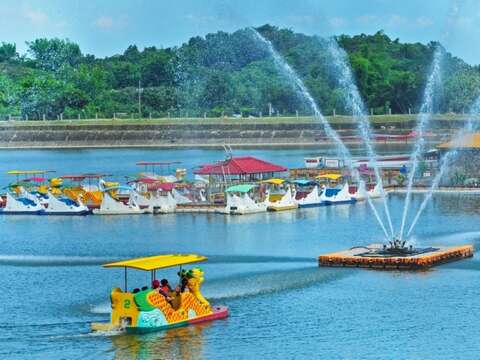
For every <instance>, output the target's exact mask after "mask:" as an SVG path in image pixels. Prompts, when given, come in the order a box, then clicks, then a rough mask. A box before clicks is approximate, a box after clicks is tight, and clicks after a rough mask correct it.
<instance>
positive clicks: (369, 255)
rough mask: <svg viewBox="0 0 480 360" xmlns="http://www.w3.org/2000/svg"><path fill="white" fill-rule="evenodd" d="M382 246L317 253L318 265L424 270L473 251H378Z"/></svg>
mask: <svg viewBox="0 0 480 360" xmlns="http://www.w3.org/2000/svg"><path fill="white" fill-rule="evenodd" d="M381 249H382V245H381V244H371V245H368V246H358V247H353V248H351V249H348V250H344V251H340V252H336V253H330V254H324V255H320V256H319V257H318V265H319V266H329V267H354V268H367V269H374V270H426V269H429V268H431V267H432V266H436V265H439V264H443V263H447V262H451V261H458V260H462V259H465V258H470V257H472V256H473V252H474V249H473V246H472V245H462V246H451V247H444V246H438V247H431V248H425V249H420V250H421V251H419V253H417V254H414V255H406V256H388V255H383V254H379V253H378V251H379V250H381Z"/></svg>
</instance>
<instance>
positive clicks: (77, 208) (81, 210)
mask: <svg viewBox="0 0 480 360" xmlns="http://www.w3.org/2000/svg"><path fill="white" fill-rule="evenodd" d="M47 195H48V196H47V207H46V209H45V215H87V214H89V213H90V209H89V208H88V207H87V206H85V205H84V204H83V203H82V201H81V200H80V199H78V200H77V201H73V200H71V199H69V198H64V197H62V198H57V197H55V196H54V195H53V194H52V193H50V192H48V194H47Z"/></svg>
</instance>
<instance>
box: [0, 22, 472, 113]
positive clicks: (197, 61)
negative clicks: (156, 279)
mask: <svg viewBox="0 0 480 360" xmlns="http://www.w3.org/2000/svg"><path fill="white" fill-rule="evenodd" d="M257 30H258V31H259V32H260V33H261V34H262V35H263V36H265V37H266V38H267V39H269V40H270V41H272V43H273V45H274V46H275V48H276V49H277V50H278V51H279V52H280V53H281V54H282V56H284V57H285V59H286V61H287V62H288V63H289V64H290V65H292V67H293V68H294V69H295V71H296V72H297V73H298V74H299V76H300V77H301V78H302V80H303V81H304V82H305V84H306V86H307V87H308V88H309V90H310V92H311V93H312V95H313V97H314V98H315V100H316V101H317V103H318V104H319V106H320V108H321V109H322V111H323V112H324V113H325V114H331V113H332V111H333V109H336V111H337V113H339V114H340V113H342V112H343V113H345V110H344V99H343V95H342V91H341V89H338V84H337V81H336V76H335V72H334V71H332V66H331V59H330V58H329V56H330V55H329V52H328V51H327V49H326V47H325V46H324V44H323V42H322V39H319V38H317V37H315V36H307V35H304V34H300V33H295V32H293V31H292V30H289V29H279V28H277V27H274V26H270V25H264V26H262V27H260V28H258V29H257ZM336 40H337V42H338V44H339V45H340V46H341V47H342V48H343V49H344V50H345V51H346V53H347V56H348V61H349V63H350V66H351V68H352V71H353V74H354V77H355V79H356V82H357V85H358V88H359V90H360V93H361V95H362V97H363V99H364V101H365V104H366V107H367V108H369V109H373V111H374V112H375V113H377V114H381V113H386V112H387V109H389V108H390V109H391V110H392V112H393V113H406V112H408V111H409V109H410V110H411V111H412V112H415V111H417V110H418V108H419V106H420V100H421V94H422V91H423V88H424V85H425V81H426V76H427V73H428V70H429V67H430V64H431V60H432V56H433V52H434V50H435V48H436V47H437V46H440V44H437V43H435V42H431V43H429V44H426V45H425V44H421V43H414V44H409V43H401V42H400V41H399V40H398V39H394V40H392V39H391V38H389V37H388V36H387V35H386V34H384V33H383V32H382V31H379V32H377V33H376V34H374V35H365V34H361V35H356V36H347V35H340V36H338V37H337V38H336ZM27 46H28V50H27V53H26V54H23V55H20V54H18V52H17V50H16V45H15V44H10V43H5V42H3V43H1V44H0V117H3V118H5V117H7V116H8V115H14V116H22V117H24V118H25V117H28V118H29V119H41V118H43V116H45V117H46V118H50V119H52V118H57V117H58V116H60V114H62V116H63V117H64V118H73V117H75V118H76V117H77V116H80V117H81V118H93V117H95V116H96V115H98V116H99V117H112V116H113V114H114V113H126V114H136V116H138V112H139V104H138V98H139V92H140V95H141V113H142V114H141V115H142V117H146V116H149V115H150V114H151V115H152V116H154V117H160V116H167V114H170V115H171V116H203V115H204V114H206V115H207V116H221V115H232V114H243V115H244V116H248V115H254V116H258V115H259V114H263V115H267V114H268V113H269V112H271V111H273V112H274V113H275V114H276V113H277V112H278V113H280V114H295V112H296V111H298V112H300V113H301V114H310V113H311V110H310V109H309V108H308V107H307V105H306V104H305V103H304V101H303V99H302V98H301V97H300V96H299V95H298V94H297V92H296V90H295V88H294V86H293V85H292V84H290V83H289V82H288V81H287V80H286V79H285V78H284V77H282V76H281V75H279V72H278V70H277V69H276V67H275V65H274V63H273V60H272V58H271V56H270V55H269V53H268V51H267V50H266V49H265V47H264V46H263V45H262V44H261V43H259V42H258V41H256V40H255V37H253V36H252V32H251V31H250V30H249V29H242V30H238V31H236V32H234V33H226V32H217V33H215V34H208V35H206V36H205V37H199V36H198V37H193V38H191V39H190V40H189V41H188V42H186V43H184V44H182V45H181V46H178V47H172V48H156V47H154V46H152V47H146V48H144V49H143V50H140V49H138V47H137V46H136V45H131V46H129V47H128V48H127V49H126V50H125V51H124V52H123V54H119V55H113V56H109V57H105V58H97V57H95V56H94V55H89V54H83V53H82V51H81V49H80V47H79V45H78V44H75V43H73V42H71V41H70V40H68V39H58V38H54V39H36V40H34V41H31V42H27ZM443 69H444V71H443V86H442V88H441V89H439V97H438V99H439V100H438V101H437V103H436V111H439V112H451V111H452V112H462V111H463V110H464V109H468V107H469V106H470V104H471V103H472V102H473V99H474V98H475V97H476V96H477V95H478V94H479V88H480V68H479V67H478V66H471V65H469V64H466V63H465V62H464V61H462V60H461V59H459V58H456V57H453V56H452V55H450V54H449V53H446V55H445V57H444V61H443ZM139 85H140V90H139Z"/></svg>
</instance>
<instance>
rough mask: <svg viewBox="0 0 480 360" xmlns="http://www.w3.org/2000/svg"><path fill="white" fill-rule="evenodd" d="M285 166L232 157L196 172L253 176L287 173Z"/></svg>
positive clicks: (247, 157)
mask: <svg viewBox="0 0 480 360" xmlns="http://www.w3.org/2000/svg"><path fill="white" fill-rule="evenodd" d="M287 170H288V169H287V168H286V167H284V166H280V165H275V164H272V163H270V162H268V161H264V160H260V159H257V158H255V157H253V156H238V157H232V158H230V159H227V160H225V161H221V162H219V163H216V164H207V165H203V166H202V167H201V168H200V169H199V170H196V171H194V173H195V174H198V175H251V174H265V173H274V172H282V171H287Z"/></svg>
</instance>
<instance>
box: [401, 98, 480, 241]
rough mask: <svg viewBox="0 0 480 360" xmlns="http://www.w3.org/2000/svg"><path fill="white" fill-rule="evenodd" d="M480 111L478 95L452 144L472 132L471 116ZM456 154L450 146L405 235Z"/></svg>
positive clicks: (410, 230) (410, 231)
mask: <svg viewBox="0 0 480 360" xmlns="http://www.w3.org/2000/svg"><path fill="white" fill-rule="evenodd" d="M479 112H480V96H479V97H477V99H476V100H475V103H474V104H473V105H472V107H471V109H470V112H469V113H470V116H469V117H468V121H467V122H466V124H465V126H464V127H463V128H462V129H461V130H460V131H459V132H458V133H457V135H456V136H455V137H454V138H453V140H452V141H451V142H452V143H453V144H455V143H459V142H460V140H461V139H462V137H463V136H465V135H466V134H468V133H470V132H472V131H473V130H474V126H473V118H474V116H475V115H477V114H478V113H479ZM457 156H458V149H457V148H455V147H454V148H452V149H450V150H449V151H448V152H447V153H446V154H445V155H444V156H443V158H442V162H441V165H440V170H439V171H438V173H437V174H436V175H435V178H434V179H433V181H432V185H431V186H430V189H429V191H428V193H427V195H426V196H425V198H424V199H423V201H422V203H421V204H420V207H419V209H418V211H417V213H416V215H415V217H414V219H413V221H412V225H410V228H409V229H408V232H407V237H408V236H410V234H411V233H412V231H413V229H414V228H415V225H416V224H417V221H418V219H419V218H420V215H421V214H422V212H423V210H425V207H426V206H427V204H428V202H429V201H430V199H431V198H432V196H433V192H434V191H435V190H436V189H437V188H438V185H439V184H440V181H441V179H442V178H443V175H444V174H445V172H446V171H447V170H448V168H449V166H450V165H451V163H452V162H453V160H455V158H456V157H457Z"/></svg>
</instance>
